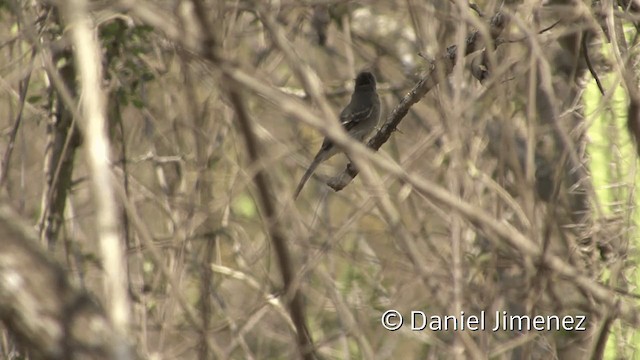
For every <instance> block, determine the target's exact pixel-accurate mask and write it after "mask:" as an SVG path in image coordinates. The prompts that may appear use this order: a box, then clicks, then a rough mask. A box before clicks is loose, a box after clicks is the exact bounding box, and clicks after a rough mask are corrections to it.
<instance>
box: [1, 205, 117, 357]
mask: <svg viewBox="0 0 640 360" xmlns="http://www.w3.org/2000/svg"><path fill="white" fill-rule="evenodd" d="M0 320H2V322H3V323H4V324H5V326H6V327H7V329H9V330H10V331H11V334H12V335H13V336H15V338H16V339H17V340H19V341H20V342H21V343H22V344H23V345H24V347H25V348H28V349H29V355H30V356H31V357H32V358H34V359H112V358H113V356H112V353H111V348H112V345H113V343H114V340H115V339H116V337H115V336H114V331H113V328H112V327H111V325H110V324H109V320H108V319H107V317H106V316H105V314H104V311H103V310H102V309H101V308H100V307H99V306H98V305H97V303H95V302H94V301H93V300H92V299H91V298H90V297H89V295H87V294H86V293H85V292H83V291H81V290H78V289H76V288H74V287H73V286H72V285H71V283H69V280H68V278H67V274H66V273H65V271H64V269H62V267H61V266H60V265H59V264H57V263H55V262H54V261H52V260H51V259H50V258H49V257H48V255H47V254H46V252H45V251H44V250H43V249H42V247H41V246H39V244H38V238H37V237H36V234H35V232H34V231H33V227H32V226H31V225H30V224H27V223H25V221H24V220H23V219H22V218H20V216H19V215H17V214H16V213H15V212H13V211H12V210H11V209H9V207H7V206H2V207H0Z"/></svg>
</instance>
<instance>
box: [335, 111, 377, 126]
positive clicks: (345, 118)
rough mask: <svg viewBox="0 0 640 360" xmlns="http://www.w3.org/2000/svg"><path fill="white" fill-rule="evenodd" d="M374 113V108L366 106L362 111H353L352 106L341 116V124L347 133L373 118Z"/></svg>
mask: <svg viewBox="0 0 640 360" xmlns="http://www.w3.org/2000/svg"><path fill="white" fill-rule="evenodd" d="M372 111H373V106H366V107H363V108H360V109H356V110H355V111H353V110H352V109H351V106H347V107H346V108H344V110H343V111H342V113H341V114H340V123H341V124H342V126H343V127H344V129H345V130H346V131H349V130H351V129H353V128H354V127H355V126H356V125H358V124H359V123H360V122H361V121H362V120H365V119H367V118H368V117H369V116H371V112H372Z"/></svg>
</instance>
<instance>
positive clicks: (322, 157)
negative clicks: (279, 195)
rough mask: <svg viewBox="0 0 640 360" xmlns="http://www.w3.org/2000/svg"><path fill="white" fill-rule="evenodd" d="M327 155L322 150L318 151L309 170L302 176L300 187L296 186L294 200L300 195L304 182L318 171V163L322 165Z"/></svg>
mask: <svg viewBox="0 0 640 360" xmlns="http://www.w3.org/2000/svg"><path fill="white" fill-rule="evenodd" d="M325 157H326V153H325V152H322V151H320V152H318V155H316V157H315V158H314V159H313V161H312V162H311V165H309V168H308V169H307V171H305V173H304V175H302V178H301V179H300V182H299V183H298V187H296V191H294V192H293V199H294V200H295V199H296V198H297V197H298V195H299V194H300V191H302V188H303V187H304V184H306V183H307V180H309V178H310V177H311V175H313V172H314V171H316V168H317V167H318V165H320V163H321V162H323V161H324V160H325Z"/></svg>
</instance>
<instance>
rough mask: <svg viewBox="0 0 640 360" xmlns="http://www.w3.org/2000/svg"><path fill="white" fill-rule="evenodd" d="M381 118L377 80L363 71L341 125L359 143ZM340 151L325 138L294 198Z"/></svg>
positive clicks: (344, 110)
mask: <svg viewBox="0 0 640 360" xmlns="http://www.w3.org/2000/svg"><path fill="white" fill-rule="evenodd" d="M379 118H380V98H379V97H378V93H377V92H376V78H375V77H374V76H373V74H372V73H370V72H368V71H363V72H361V73H359V74H358V76H357V77H356V85H355V88H354V90H353V94H352V95H351V101H350V102H349V104H348V105H347V106H346V107H345V108H344V109H343V110H342V112H341V113H340V123H341V124H342V126H343V127H344V129H345V131H346V132H347V133H348V134H349V135H351V137H353V138H354V139H356V140H358V141H364V139H365V138H366V137H367V135H369V134H370V133H371V131H373V129H375V127H376V126H377V125H378V119H379ZM338 152H339V149H337V148H336V146H335V145H334V144H333V142H331V140H329V139H328V138H325V139H324V141H323V142H322V146H321V147H320V150H319V151H318V153H317V154H316V157H315V158H314V159H313V161H312V162H311V165H309V168H308V169H307V171H306V172H305V173H304V175H302V179H300V183H299V184H298V187H297V188H296V190H295V192H294V193H293V198H294V199H295V198H297V197H298V194H300V191H301V190H302V188H303V187H304V184H305V183H306V182H307V180H309V178H310V177H311V175H312V174H313V172H314V171H315V170H316V168H317V167H318V165H320V163H322V162H323V161H325V160H327V159H329V158H331V157H332V156H333V155H335V154H337V153H338Z"/></svg>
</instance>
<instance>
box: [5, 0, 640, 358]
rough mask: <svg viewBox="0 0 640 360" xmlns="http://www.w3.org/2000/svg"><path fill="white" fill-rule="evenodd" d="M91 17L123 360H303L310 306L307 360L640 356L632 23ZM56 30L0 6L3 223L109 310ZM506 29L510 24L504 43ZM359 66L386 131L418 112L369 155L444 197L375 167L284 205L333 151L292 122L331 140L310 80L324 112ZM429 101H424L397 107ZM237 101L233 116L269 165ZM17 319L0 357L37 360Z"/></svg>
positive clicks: (627, 17)
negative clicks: (282, 247)
mask: <svg viewBox="0 0 640 360" xmlns="http://www.w3.org/2000/svg"><path fill="white" fill-rule="evenodd" d="M86 6H87V13H86V14H87V16H88V18H89V19H90V20H91V26H92V29H93V30H94V31H95V32H94V33H93V35H94V37H95V40H97V42H98V45H99V55H100V64H96V65H99V66H101V67H102V74H101V75H102V77H101V79H102V82H101V84H100V85H101V87H102V89H103V91H104V100H105V101H106V109H105V112H106V119H107V128H106V129H105V131H106V133H107V135H108V139H109V146H110V160H111V172H112V174H113V183H114V184H113V186H114V188H117V189H121V191H122V192H123V193H124V194H125V196H124V199H123V198H121V197H116V198H117V203H118V206H119V207H118V210H117V211H118V218H117V224H118V229H117V230H118V234H119V242H120V245H121V247H122V248H123V249H124V254H125V255H124V256H125V259H123V260H124V262H125V264H126V269H124V270H125V273H126V287H127V292H128V297H127V300H128V302H129V304H128V306H129V307H130V313H131V317H130V320H129V324H130V325H129V326H128V327H127V328H126V329H120V331H121V332H123V333H126V334H128V337H127V338H128V340H129V341H130V342H131V343H132V344H133V348H134V349H135V350H134V351H133V353H134V354H136V355H135V357H141V358H150V359H191V358H193V359H209V358H229V359H291V358H298V357H302V356H304V355H301V350H300V343H299V341H298V340H296V335H295V334H296V332H299V331H300V328H299V327H297V326H296V325H298V324H294V323H295V321H293V322H292V318H291V317H292V315H291V307H290V306H289V300H290V298H291V296H293V294H294V293H298V294H299V299H300V300H301V301H300V303H301V305H302V308H303V309H304V321H305V323H306V324H305V325H306V328H307V331H308V335H309V337H310V338H311V339H312V340H313V350H314V351H313V353H314V355H313V356H316V357H317V358H323V359H352V358H353V359H359V358H364V359H373V358H375V359H391V358H407V359H449V358H455V359H467V358H474V359H488V358H491V359H589V358H590V359H601V358H608V359H636V358H638V359H640V355H638V350H637V344H639V343H640V337H639V334H638V332H637V331H636V327H637V325H639V324H640V314H639V313H638V302H637V298H638V294H637V290H636V287H637V284H638V280H639V278H638V274H637V271H636V268H637V263H638V253H637V250H636V249H637V240H638V235H637V230H636V219H637V212H636V206H635V204H636V196H637V195H636V188H635V184H636V179H637V171H636V169H637V167H636V164H637V162H636V157H637V152H636V145H635V142H634V141H635V140H634V137H633V136H634V135H635V134H638V133H640V115H639V114H640V113H639V112H638V111H639V110H638V109H640V107H639V106H638V104H640V102H639V101H638V95H637V94H636V93H637V87H638V80H637V79H638V69H637V60H638V49H637V43H638V36H637V35H638V32H637V23H638V19H639V14H638V12H637V11H638V7H637V5H636V3H635V2H629V3H623V2H619V3H612V2H607V3H606V4H605V3H599V2H598V3H593V4H591V3H587V2H585V3H583V2H569V1H563V0H558V1H547V2H534V1H526V0H525V1H524V2H522V1H509V2H506V3H505V2H496V1H491V0H489V1H483V2H479V3H477V4H472V3H467V2H463V1H416V0H406V1H397V2H389V1H377V0H371V1H359V2H354V1H321V0H317V1H316V0H313V1H294V0H289V1H287V0H281V1H272V2H260V1H248V0H247V1H224V0H220V1H218V0H201V1H174V0H171V1H170V0H166V1H164V0H163V1H91V2H89V3H88V4H86ZM65 11H68V9H67V10H65V6H64V2H60V3H59V2H57V1H12V0H9V1H0V21H1V23H2V24H4V25H5V26H0V86H1V89H2V91H1V92H0V132H1V133H0V135H1V136H0V149H1V150H0V154H1V155H2V164H1V166H2V168H1V173H0V194H1V195H0V199H1V200H0V201H1V202H2V203H3V204H7V205H9V206H10V207H11V208H12V209H13V211H15V212H16V213H17V214H19V216H20V217H21V218H22V221H24V222H25V223H27V224H28V225H29V226H31V227H32V228H33V233H34V234H35V236H36V237H38V239H39V246H40V247H41V248H42V249H45V251H46V256H47V258H48V259H53V260H55V262H56V263H57V264H58V265H55V266H61V268H62V269H63V270H64V271H63V273H64V276H65V277H66V278H67V281H68V282H69V283H70V284H71V285H70V286H72V288H73V289H82V291H86V292H87V293H89V294H90V295H91V297H92V299H94V301H95V302H96V303H97V304H102V305H104V304H106V303H108V302H109V298H110V296H111V294H110V293H108V292H105V291H104V286H103V282H104V277H105V276H107V275H106V274H105V271H104V267H103V263H102V261H103V260H102V254H101V251H100V248H99V245H98V241H97V240H96V239H97V237H98V236H99V234H98V233H97V232H98V229H99V227H98V226H96V222H97V219H96V207H95V201H94V199H95V195H94V193H92V190H91V187H90V186H89V185H90V181H91V175H92V174H91V171H90V167H89V165H88V159H87V153H86V152H85V151H84V148H85V147H86V146H87V139H86V138H85V136H84V132H83V130H82V128H81V127H79V126H78V125H79V123H80V122H81V121H82V118H81V116H80V115H79V114H80V112H79V110H80V109H81V107H80V105H79V104H80V102H81V101H82V99H83V91H82V88H81V87H80V86H79V82H78V81H79V75H78V64H77V59H76V57H74V55H73V51H72V50H73V46H75V45H74V43H73V42H72V40H71V38H70V36H69V33H70V31H72V28H71V27H69V26H68V21H67V20H66V19H67V18H66V17H65ZM498 11H499V12H500V14H501V15H502V16H503V17H504V22H505V26H504V28H503V29H501V30H502V31H501V32H500V31H498V32H497V33H494V30H495V29H496V26H495V24H494V26H492V25H491V24H492V17H493V16H494V14H496V13H497V12H498ZM474 36H475V37H474ZM470 39H471V40H473V42H470ZM474 39H475V40H474ZM469 44H473V45H474V51H472V52H471V53H470V54H468V55H467V54H466V51H461V49H465V47H466V46H468V45H469ZM452 46H456V47H457V50H458V51H457V53H456V52H452V51H453V48H452ZM445 54H453V58H454V59H456V60H457V65H456V66H455V67H453V68H449V67H447V66H446V65H445V62H442V61H441V59H443V56H444V55H445ZM362 70H368V71H371V72H373V73H374V74H375V75H376V78H377V80H378V94H379V95H380V99H381V102H382V108H383V110H382V117H381V121H380V126H382V124H383V123H384V122H385V121H387V120H388V119H389V120H391V119H393V118H394V116H396V115H394V113H393V111H394V109H396V107H398V106H399V104H400V103H401V102H402V101H403V100H405V101H406V99H407V98H410V97H412V96H413V98H415V99H416V100H417V102H416V103H415V104H414V105H412V106H411V107H410V108H409V111H408V113H407V114H406V116H404V117H403V118H402V121H401V122H400V123H399V125H398V126H397V129H396V131H394V132H393V133H392V135H391V137H390V139H389V140H388V141H387V142H386V143H385V144H384V145H383V146H382V147H381V148H380V150H379V151H378V152H377V153H376V154H375V155H374V156H375V157H379V158H382V159H384V161H391V162H393V163H395V164H398V165H399V166H400V167H401V169H402V171H404V172H406V173H408V174H410V176H411V177H413V178H414V179H418V180H419V181H422V183H421V184H423V185H424V186H426V187H427V188H428V189H431V191H432V192H429V191H424V189H423V190H421V189H420V187H416V186H415V185H416V184H415V182H412V181H407V179H406V178H402V177H399V176H398V175H397V174H394V173H392V172H389V171H387V170H384V169H383V168H382V167H380V166H376V165H375V164H374V162H371V161H369V160H367V161H368V162H367V164H369V165H370V166H372V171H373V172H374V174H376V176H377V177H379V179H380V183H379V184H378V185H380V186H378V187H374V186H372V184H370V183H368V182H367V181H363V179H362V176H358V177H356V178H355V179H354V180H353V181H352V182H351V183H349V184H348V185H347V186H346V187H345V188H344V189H343V190H341V191H339V192H334V191H333V190H332V189H331V188H329V187H328V186H327V185H326V183H325V181H326V178H328V177H331V176H334V175H336V174H340V173H341V172H342V171H344V169H345V166H346V164H347V163H348V159H347V157H346V156H344V155H338V156H335V157H334V158H332V159H331V160H330V161H328V162H326V163H325V164H323V165H321V166H320V168H319V170H318V171H317V175H316V176H314V177H313V178H312V179H311V180H310V181H309V182H308V184H307V186H306V187H305V188H304V189H303V191H302V193H301V195H300V197H299V198H298V199H297V200H295V201H294V200H293V199H292V193H293V189H294V187H295V185H296V184H297V182H298V180H299V179H300V177H301V176H302V174H303V172H304V170H305V168H306V166H308V165H309V164H310V162H311V160H312V159H313V156H314V154H315V153H316V152H317V151H318V149H319V147H320V144H321V142H322V139H323V134H322V132H320V131H319V130H318V129H317V128H316V127H314V126H310V125H309V124H308V122H305V121H303V119H301V118H300V117H298V116H295V114H296V112H295V111H292V110H291V109H295V108H296V106H298V107H299V106H303V108H304V109H305V111H307V112H309V113H311V114H313V115H315V116H319V117H322V118H323V120H326V121H330V120H331V119H326V118H324V117H323V116H324V115H325V114H324V113H323V111H322V110H321V108H320V106H319V104H318V102H317V101H316V100H317V99H314V96H312V95H310V94H309V85H308V84H306V83H305V81H306V80H305V79H308V78H311V79H317V80H318V81H317V83H318V84H319V86H320V89H321V97H322V99H323V100H325V99H326V101H327V102H328V103H329V104H330V106H331V108H332V109H333V112H334V113H335V114H338V113H339V111H340V110H341V109H342V108H343V107H344V106H345V105H346V104H347V103H348V101H349V98H350V94H351V92H352V91H353V80H354V79H355V76H356V74H357V73H358V72H359V71H362ZM240 73H241V74H243V75H242V76H244V77H243V78H242V79H245V80H242V81H241V80H239V79H240V78H241V77H240V75H237V74H240ZM234 74H235V75H234ZM424 79H430V81H432V82H433V84H437V85H435V86H431V87H429V88H428V90H427V92H426V95H424V96H422V94H420V95H419V96H416V95H415V93H411V91H412V89H414V88H415V87H416V86H419V82H420V81H422V80H424ZM252 84H253V85H252ZM260 85H262V86H266V88H265V89H266V90H265V91H266V92H262V91H261V90H259V89H262V88H260V87H259V86H260ZM423 89H424V88H423ZM625 89H630V90H625ZM634 89H635V90H634ZM230 93H237V94H239V95H240V96H241V99H242V107H243V108H244V110H246V115H247V119H246V120H248V121H249V124H250V128H251V131H252V132H253V134H254V135H255V143H254V144H253V145H255V146H256V147H257V149H258V158H257V159H253V158H252V157H251V156H250V155H249V153H248V151H247V142H246V137H245V134H244V133H243V130H242V129H241V127H240V125H239V119H238V107H237V104H235V103H233V102H232V101H230V97H229V95H230ZM423 94H424V92H423ZM276 95H277V96H276ZM278 96H284V99H285V100H283V101H284V103H282V102H281V103H278V102H277V101H276V100H275V99H281V98H282V97H278ZM283 104H285V105H287V104H290V106H289V105H287V106H284V105H283ZM331 121H332V120H331ZM256 174H260V175H261V176H263V177H264V178H266V179H267V181H268V186H267V188H266V191H267V192H266V195H268V198H269V199H271V200H270V201H271V202H272V206H273V209H274V210H273V211H274V213H273V214H272V215H269V214H268V213H265V208H264V199H263V196H264V195H265V193H264V192H262V190H260V189H259V188H257V187H256V183H255V179H256ZM381 189H382V190H383V191H381ZM105 191H106V190H105ZM116 193H117V191H116ZM434 193H436V194H445V195H446V196H444V195H443V196H444V197H442V196H441V197H438V196H434V195H433V194H434ZM443 199H444V200H443ZM127 206H129V208H127ZM463 208H464V209H463ZM461 209H463V210H461ZM274 229H278V231H279V235H280V237H281V238H282V239H283V240H284V243H285V244H286V247H287V249H288V251H289V258H288V260H287V261H288V262H287V264H288V265H289V266H290V269H291V271H292V273H293V274H294V275H295V277H294V282H293V285H291V286H289V285H287V284H285V283H283V278H282V271H283V270H282V267H283V266H284V263H283V261H282V259H281V258H280V257H279V256H278V250H277V246H274V239H273V238H274ZM500 229H502V230H504V229H509V231H511V232H506V233H505V232H504V231H502V232H501V230H500ZM505 231H506V230H505ZM505 234H507V235H505ZM519 239H524V240H526V241H525V242H524V243H523V242H520V243H518V241H520V240H519ZM518 244H520V245H518ZM522 244H524V245H522ZM550 258H552V259H553V260H549V259H550ZM1 273H2V267H0V274H1ZM34 273H35V271H28V270H27V271H26V274H25V276H36V275H35V274H34ZM52 296H56V295H52ZM14 305H15V303H12V302H11V301H5V302H2V301H0V314H5V315H3V323H4V325H3V326H2V327H0V333H2V336H1V337H0V340H1V342H0V357H1V358H7V359H25V358H40V357H42V356H41V355H38V354H40V350H38V346H40V345H42V344H41V343H40V342H39V341H38V337H37V336H36V335H33V334H31V335H30V334H29V333H28V332H26V333H25V332H21V330H17V329H16V328H15V325H14V323H13V322H12V320H11V319H12V316H14V315H12V314H13V313H14V312H15V309H13V306H14ZM389 309H395V310H398V311H399V312H400V313H402V314H403V315H405V320H408V317H409V314H410V312H411V311H412V310H419V311H424V312H425V313H426V314H427V315H440V316H443V315H459V314H460V312H461V311H464V313H465V314H467V315H471V314H476V315H478V314H480V313H481V312H482V311H485V312H486V314H487V321H488V323H489V324H493V318H492V316H493V314H495V312H496V311H507V312H508V313H509V314H512V315H528V316H536V315H543V316H547V315H558V316H566V315H572V316H575V315H580V316H586V317H587V319H588V322H587V325H586V327H587V330H586V331H583V332H579V331H578V332H577V331H542V332H540V331H526V330H523V331H498V332H491V331H475V332H474V331H431V330H429V329H426V330H424V331H411V330H410V328H409V327H408V325H407V324H405V326H403V327H402V328H401V329H400V330H399V331H394V332H391V331H388V330H385V328H384V327H383V326H382V324H381V316H382V314H383V312H384V311H386V310H389ZM25 344H29V345H28V346H26V345H25ZM305 351H308V349H307V350H304V349H303V351H302V353H304V352H305ZM132 356H133V355H132ZM306 356H309V354H307V355H306ZM61 358H65V357H64V356H62V357H61ZM307 358H308V357H307Z"/></svg>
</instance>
